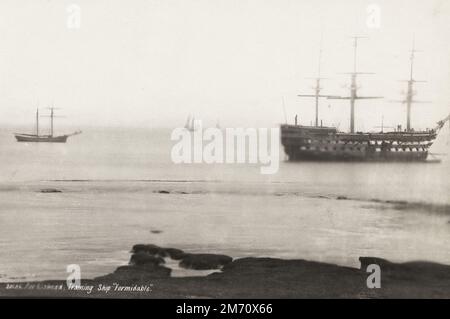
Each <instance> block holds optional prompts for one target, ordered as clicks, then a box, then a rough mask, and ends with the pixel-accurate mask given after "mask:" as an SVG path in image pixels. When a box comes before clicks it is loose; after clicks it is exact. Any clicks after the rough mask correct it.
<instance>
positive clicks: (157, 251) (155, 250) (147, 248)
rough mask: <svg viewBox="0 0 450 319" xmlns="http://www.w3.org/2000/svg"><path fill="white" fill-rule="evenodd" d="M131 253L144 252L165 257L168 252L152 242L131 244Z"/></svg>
mask: <svg viewBox="0 0 450 319" xmlns="http://www.w3.org/2000/svg"><path fill="white" fill-rule="evenodd" d="M132 252H133V253H138V252H145V253H147V254H149V255H153V256H158V257H163V258H164V257H167V256H168V254H167V252H166V251H165V249H164V248H161V247H159V246H156V245H152V244H148V245H144V244H137V245H134V246H133V249H132Z"/></svg>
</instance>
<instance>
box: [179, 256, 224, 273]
mask: <svg viewBox="0 0 450 319" xmlns="http://www.w3.org/2000/svg"><path fill="white" fill-rule="evenodd" d="M232 261H233V258H231V257H229V256H225V255H216V254H186V255H185V256H184V257H183V258H182V259H181V262H180V267H183V268H187V269H195V270H209V269H220V268H222V267H223V266H225V265H227V264H229V263H231V262H232Z"/></svg>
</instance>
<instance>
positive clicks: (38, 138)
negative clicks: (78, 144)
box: [14, 107, 81, 143]
mask: <svg viewBox="0 0 450 319" xmlns="http://www.w3.org/2000/svg"><path fill="white" fill-rule="evenodd" d="M49 109H50V115H49V116H48V117H50V134H48V135H42V134H40V133H39V109H36V133H35V134H25V133H14V136H15V137H16V140H17V142H32V143H66V142H67V138H68V137H69V136H73V135H77V134H81V131H77V132H75V133H72V134H66V135H57V136H55V135H54V134H53V133H54V130H53V122H54V118H55V117H56V116H55V115H54V110H55V108H54V107H51V108H49ZM46 117H47V116H46Z"/></svg>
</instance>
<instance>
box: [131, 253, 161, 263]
mask: <svg viewBox="0 0 450 319" xmlns="http://www.w3.org/2000/svg"><path fill="white" fill-rule="evenodd" d="M149 264H150V265H155V266H158V265H161V264H164V259H162V258H161V257H156V256H152V255H150V254H148V253H146V252H143V251H140V252H138V253H134V254H133V255H132V256H131V258H130V265H136V266H142V265H149Z"/></svg>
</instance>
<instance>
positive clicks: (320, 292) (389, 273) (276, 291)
mask: <svg viewBox="0 0 450 319" xmlns="http://www.w3.org/2000/svg"><path fill="white" fill-rule="evenodd" d="M146 247H147V248H146ZM133 252H134V253H133V255H132V258H131V259H130V264H129V265H127V266H120V267H118V268H117V270H116V271H115V272H113V273H111V274H108V275H105V276H101V277H98V278H95V279H92V280H82V282H81V286H80V287H79V288H78V289H68V288H67V284H66V282H65V281H44V282H28V283H9V284H8V283H2V284H0V297H64V298H67V297H69V298H72V297H78V298H79V297H81V298H450V266H448V265H441V264H437V263H428V262H409V263H401V264H397V263H391V262H389V261H387V260H384V259H380V258H374V257H361V258H360V259H359V260H360V262H361V267H360V268H359V269H357V268H351V267H342V266H337V265H334V264H328V263H321V262H312V261H306V260H300V259H298V260H283V259H275V258H254V257H249V258H239V259H235V260H231V258H229V257H227V256H223V255H214V254H191V253H185V252H183V251H181V250H178V249H173V248H170V250H168V249H165V248H160V247H158V246H154V245H136V246H134V249H133ZM133 256H134V257H133ZM163 257H164V258H166V259H167V258H171V259H172V258H173V259H175V260H177V261H179V262H180V265H182V266H183V267H187V268H191V269H207V268H210V269H216V270H215V271H214V272H213V273H211V274H209V275H207V276H201V277H181V278H175V277H171V275H170V273H171V269H170V268H168V267H166V264H165V261H164V258H163ZM186 260H188V261H189V262H186ZM371 264H376V265H378V266H379V267H380V270H381V281H380V283H381V288H372V289H369V288H368V286H367V279H368V277H369V276H370V275H371V273H369V272H367V267H368V266H369V265H371ZM370 282H372V281H370Z"/></svg>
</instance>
